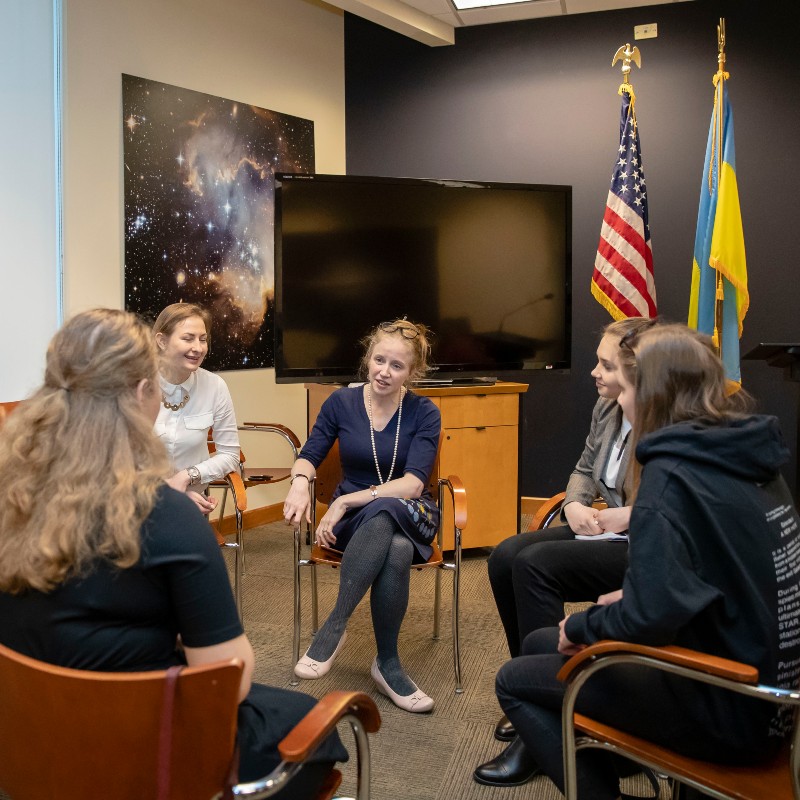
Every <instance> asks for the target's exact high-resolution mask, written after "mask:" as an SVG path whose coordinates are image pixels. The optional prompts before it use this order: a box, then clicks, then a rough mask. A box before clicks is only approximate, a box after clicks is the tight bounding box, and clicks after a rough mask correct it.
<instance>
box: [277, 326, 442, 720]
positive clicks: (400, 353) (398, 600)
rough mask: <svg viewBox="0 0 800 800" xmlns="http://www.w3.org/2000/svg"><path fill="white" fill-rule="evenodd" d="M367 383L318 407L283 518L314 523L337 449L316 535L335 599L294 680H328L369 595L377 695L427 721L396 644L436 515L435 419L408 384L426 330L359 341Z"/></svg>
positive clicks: (425, 350)
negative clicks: (313, 494) (313, 501)
mask: <svg viewBox="0 0 800 800" xmlns="http://www.w3.org/2000/svg"><path fill="white" fill-rule="evenodd" d="M363 344H364V347H365V355H364V358H363V360H362V364H361V367H362V373H363V375H364V377H366V379H367V380H366V383H364V384H363V385H360V386H356V387H348V388H343V389H339V390H338V391H336V392H334V394H332V395H331V396H330V397H329V398H328V399H327V400H326V401H325V403H324V405H323V406H322V409H321V410H320V413H319V416H318V417H317V421H316V423H315V424H314V428H313V430H312V431H311V434H310V435H309V437H308V441H307V442H306V444H305V446H304V447H303V449H302V451H301V453H300V457H299V458H298V459H297V461H296V462H295V464H294V468H293V471H292V472H293V474H292V479H291V488H290V490H289V494H288V496H287V498H286V504H285V507H284V515H285V517H286V519H287V520H288V521H290V522H293V523H295V524H298V523H299V522H300V521H301V520H302V519H303V518H304V517H305V518H306V519H309V518H310V508H309V492H308V481H309V480H310V479H311V478H313V477H314V475H315V474H316V469H317V467H319V465H320V464H321V463H322V461H323V460H324V458H325V456H326V455H327V454H328V451H329V450H330V449H331V447H332V446H333V443H334V442H335V441H336V440H337V439H338V440H339V453H340V458H341V462H342V473H343V475H344V477H343V479H342V482H341V483H340V484H339V486H338V487H337V488H336V491H335V492H334V495H333V500H332V502H331V504H330V506H329V507H328V510H327V512H326V513H325V515H324V516H323V517H322V519H321V520H320V522H319V525H318V527H317V532H316V535H317V542H318V543H319V544H321V545H323V546H325V547H331V548H335V549H336V550H340V551H343V553H344V555H343V556H342V566H341V579H340V582H339V595H338V597H337V600H336V605H335V607H334V609H333V611H332V612H331V615H330V616H329V617H328V619H327V620H326V622H325V624H324V625H323V626H322V627H321V628H320V630H319V631H318V633H317V634H316V636H315V637H314V641H313V642H312V644H311V647H309V648H308V650H307V651H306V654H305V655H304V656H303V657H302V658H301V659H300V661H298V663H297V665H296V666H295V668H294V671H295V675H297V676H298V677H300V678H306V679H314V678H320V677H322V676H323V675H325V674H326V673H327V672H328V670H329V669H330V668H331V665H332V664H333V660H334V658H335V657H336V655H337V654H338V652H339V650H340V649H341V647H342V645H343V644H344V641H345V638H346V628H347V621H348V620H349V618H350V616H351V614H352V613H353V611H354V610H355V608H356V606H357V605H358V603H359V602H360V601H361V599H362V598H363V597H364V595H365V594H366V593H367V591H368V590H369V589H370V587H371V589H372V591H371V593H370V607H371V611H372V625H373V629H374V631H375V642H376V645H377V651H378V652H377V656H376V658H375V660H374V662H373V664H372V669H371V674H372V677H373V679H374V680H375V682H376V684H377V686H378V689H379V690H380V691H381V692H383V694H385V695H386V696H387V697H389V699H391V700H392V702H394V703H395V705H397V706H398V707H399V708H402V709H405V710H406V711H412V712H421V711H430V710H431V709H432V708H433V700H432V699H431V698H430V697H428V696H427V695H426V694H425V693H424V692H422V691H420V689H419V688H418V687H417V685H416V684H415V683H414V682H413V681H412V680H411V679H410V678H409V677H408V675H407V674H406V672H405V670H404V669H403V667H402V664H401V663H400V657H399V654H398V650H397V639H398V635H399V633H400V626H401V625H402V622H403V617H404V616H405V613H406V608H407V607H408V592H409V580H410V567H411V565H412V563H423V562H425V561H427V560H428V558H429V556H430V554H431V547H430V543H431V541H432V540H433V537H434V535H435V533H436V530H437V527H438V522H439V512H438V509H437V508H436V506H435V504H434V501H433V498H432V497H431V496H430V493H429V492H428V490H427V488H426V487H427V483H428V479H429V477H430V474H431V470H432V469H433V464H434V461H435V459H436V451H437V448H438V445H439V431H440V429H441V416H440V414H439V409H438V408H437V407H436V406H435V405H434V404H433V403H432V402H431V401H430V400H429V399H428V398H427V397H421V396H419V395H416V394H414V393H413V392H411V391H410V390H409V389H408V384H409V383H410V382H411V381H413V380H416V379H418V378H420V377H422V376H423V375H424V374H425V373H426V372H427V369H428V354H429V352H430V345H429V344H428V338H427V330H426V328H425V326H424V325H415V324H414V323H412V322H409V321H408V320H405V319H401V320H395V321H394V322H384V323H381V324H380V325H379V326H378V327H376V328H375V329H374V330H373V331H372V332H371V333H370V334H369V335H368V336H367V337H366V338H365V339H364V342H363Z"/></svg>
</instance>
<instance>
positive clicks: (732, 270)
mask: <svg viewBox="0 0 800 800" xmlns="http://www.w3.org/2000/svg"><path fill="white" fill-rule="evenodd" d="M725 77H727V74H726V75H725ZM715 84H716V93H715V96H714V113H713V114H712V116H711V129H710V130H709V133H708V146H707V147H706V160H705V168H704V170H703V182H702V185H701V187H700V208H699V211H698V213H697V234H696V236H695V241H694V265H693V268H692V290H691V296H690V299H689V326H690V327H692V328H696V329H697V330H699V331H702V332H703V333H707V334H709V335H712V336H713V337H714V342H715V344H716V345H717V346H718V347H719V344H720V339H721V342H722V349H721V352H720V356H721V358H722V361H723V363H724V364H725V373H726V375H727V377H728V379H729V380H731V381H736V382H737V383H739V384H741V380H742V379H741V371H740V368H739V338H740V337H741V335H742V321H743V320H744V317H745V314H747V308H748V306H749V305H750V295H749V294H748V291H747V262H746V260H745V253H744V233H743V231H742V213H741V210H740V208H739V190H738V187H737V185H736V152H735V149H734V145H733V109H732V108H731V106H730V103H729V102H728V89H727V87H726V85H725V80H724V79H723V76H722V75H721V74H720V73H717V75H716V76H715ZM718 277H721V281H718ZM718 283H720V285H719V286H718ZM718 292H719V297H720V299H721V300H722V325H721V328H717V327H716V326H715V314H714V311H715V301H716V298H717V296H718Z"/></svg>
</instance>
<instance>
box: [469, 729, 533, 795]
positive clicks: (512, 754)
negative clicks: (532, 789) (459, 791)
mask: <svg viewBox="0 0 800 800" xmlns="http://www.w3.org/2000/svg"><path fill="white" fill-rule="evenodd" d="M540 771H541V770H540V769H539V767H538V765H537V764H536V762H535V761H534V760H533V756H532V755H531V754H530V753H529V752H528V751H527V750H526V748H525V745H524V744H523V743H522V739H520V738H519V736H517V737H516V738H515V739H514V741H513V742H511V744H510V745H509V746H508V747H506V749H505V750H503V752H502V753H500V755H499V756H497V758H493V759H492V760H491V761H487V762H486V763H485V764H481V765H480V766H479V767H477V768H476V770H475V772H473V773H472V777H473V778H474V779H475V782H476V783H482V784H483V785H484V786H522V784H523V783H527V782H528V781H529V780H530V779H531V778H533V776H534V775H536V774H537V773H538V772H540Z"/></svg>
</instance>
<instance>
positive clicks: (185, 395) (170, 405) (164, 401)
mask: <svg viewBox="0 0 800 800" xmlns="http://www.w3.org/2000/svg"><path fill="white" fill-rule="evenodd" d="M188 402H189V392H187V391H186V389H184V390H183V400H181V401H180V403H170V402H168V401H167V396H166V395H165V394H164V392H161V404H162V405H163V406H164V408H168V409H169V410H170V411H180V410H181V409H182V408H183V407H184V406H185V405H186V404H187V403H188Z"/></svg>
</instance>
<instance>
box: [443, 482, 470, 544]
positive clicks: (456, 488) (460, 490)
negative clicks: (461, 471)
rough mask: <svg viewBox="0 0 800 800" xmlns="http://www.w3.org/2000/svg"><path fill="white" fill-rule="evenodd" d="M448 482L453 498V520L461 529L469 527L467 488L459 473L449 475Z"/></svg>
mask: <svg viewBox="0 0 800 800" xmlns="http://www.w3.org/2000/svg"><path fill="white" fill-rule="evenodd" d="M447 484H448V485H449V487H450V495H451V497H452V498H453V520H454V522H455V526H456V527H457V528H458V529H459V530H462V531H463V530H464V528H466V527H467V490H466V489H465V488H464V484H463V483H462V482H461V478H459V477H458V475H448V476H447Z"/></svg>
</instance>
